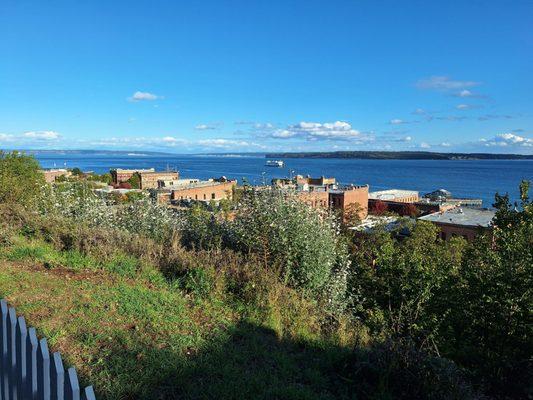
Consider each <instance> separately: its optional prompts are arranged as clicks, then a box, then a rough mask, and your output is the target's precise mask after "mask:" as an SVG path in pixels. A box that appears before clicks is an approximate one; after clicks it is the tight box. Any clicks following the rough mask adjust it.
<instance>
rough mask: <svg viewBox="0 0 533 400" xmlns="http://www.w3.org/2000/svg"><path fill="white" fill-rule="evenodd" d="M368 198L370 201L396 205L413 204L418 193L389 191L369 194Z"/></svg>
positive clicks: (416, 199)
mask: <svg viewBox="0 0 533 400" xmlns="http://www.w3.org/2000/svg"><path fill="white" fill-rule="evenodd" d="M368 198H369V199H372V200H381V201H394V202H396V203H414V202H417V201H418V198H419V197H418V192H416V191H414V190H401V189H390V190H380V191H378V192H370V193H369V194H368Z"/></svg>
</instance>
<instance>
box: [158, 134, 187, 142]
mask: <svg viewBox="0 0 533 400" xmlns="http://www.w3.org/2000/svg"><path fill="white" fill-rule="evenodd" d="M161 141H162V142H163V143H177V142H181V141H183V139H178V138H175V137H174V136H165V137H164V138H162V139H161Z"/></svg>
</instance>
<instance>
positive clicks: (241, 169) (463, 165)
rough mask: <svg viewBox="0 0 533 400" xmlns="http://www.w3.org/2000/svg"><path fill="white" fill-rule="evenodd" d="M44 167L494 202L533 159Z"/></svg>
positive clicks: (180, 161) (196, 160)
mask: <svg viewBox="0 0 533 400" xmlns="http://www.w3.org/2000/svg"><path fill="white" fill-rule="evenodd" d="M36 157H37V159H38V160H39V162H40V163H41V166H42V167H43V168H50V167H54V166H57V167H62V166H63V165H64V163H65V162H66V163H67V164H66V165H67V167H69V168H74V167H79V168H81V169H82V170H84V171H86V170H90V171H95V172H97V173H103V172H107V171H109V169H110V168H148V167H154V168H156V169H158V170H164V169H166V168H167V165H168V166H169V167H170V168H177V169H178V171H180V173H181V175H182V176H183V177H195V178H201V179H206V178H211V177H219V176H221V175H225V176H227V177H228V178H237V179H239V181H241V179H242V178H246V179H247V180H248V181H249V182H250V183H252V184H261V183H262V182H263V177H264V180H265V181H266V182H267V183H269V182H270V179H271V178H273V177H286V176H288V175H289V174H290V171H291V170H292V171H294V173H295V174H302V175H307V174H309V175H312V176H320V175H324V176H334V177H336V178H337V181H339V182H341V183H354V184H369V185H370V190H371V191H374V190H383V189H391V188H398V189H412V190H418V191H419V192H420V193H421V194H423V193H426V192H430V191H432V190H435V189H440V188H444V189H448V190H450V191H451V192H452V193H453V195H454V196H457V197H474V198H481V199H483V204H484V206H486V207H488V206H490V205H491V204H492V202H493V199H494V193H495V192H497V191H499V192H500V193H506V192H508V193H509V194H510V195H511V198H512V199H513V200H517V199H518V197H519V192H518V184H519V183H520V180H522V179H528V180H530V181H533V161H531V160H526V161H522V160H520V161H512V160H475V161H459V160H458V161H437V160H354V159H351V160H348V159H304V158H301V159H286V160H285V167H284V168H272V167H266V166H265V158H264V157H260V156H241V157H230V156H199V155H176V156H161V155H157V156H153V155H151V156H131V155H90V156H88V155H81V154H38V155H37V156H36Z"/></svg>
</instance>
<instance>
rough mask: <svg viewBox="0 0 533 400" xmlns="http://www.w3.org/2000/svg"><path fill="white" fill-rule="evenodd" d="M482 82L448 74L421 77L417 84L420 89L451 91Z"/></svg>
mask: <svg viewBox="0 0 533 400" xmlns="http://www.w3.org/2000/svg"><path fill="white" fill-rule="evenodd" d="M480 84H481V83H480V82H475V81H458V80H454V79H451V78H450V77H448V76H431V77H429V78H424V79H420V80H419V81H418V82H417V83H416V86H417V87H418V88H419V89H428V90H439V91H451V90H460V89H464V88H467V87H473V86H478V85H480Z"/></svg>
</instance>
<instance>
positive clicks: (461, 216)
mask: <svg viewBox="0 0 533 400" xmlns="http://www.w3.org/2000/svg"><path fill="white" fill-rule="evenodd" d="M495 215H496V211H494V210H489V209H486V208H469V207H457V208H452V209H451V210H447V211H442V212H436V213H433V214H429V215H424V216H423V217H420V218H418V219H420V220H423V221H430V222H436V223H441V224H452V225H464V226H481V227H485V228H486V227H489V226H490V224H491V222H492V220H493V219H494V216H495Z"/></svg>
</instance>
